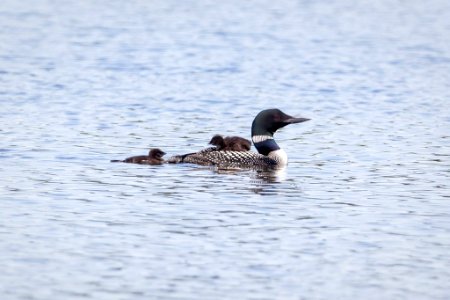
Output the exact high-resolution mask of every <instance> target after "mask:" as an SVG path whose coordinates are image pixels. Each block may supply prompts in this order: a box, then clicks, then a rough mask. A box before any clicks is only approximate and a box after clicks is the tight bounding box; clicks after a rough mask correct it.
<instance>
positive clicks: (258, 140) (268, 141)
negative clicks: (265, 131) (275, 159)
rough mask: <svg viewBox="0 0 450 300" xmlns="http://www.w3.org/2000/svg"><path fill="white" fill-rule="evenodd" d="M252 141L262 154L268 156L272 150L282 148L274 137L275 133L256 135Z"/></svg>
mask: <svg viewBox="0 0 450 300" xmlns="http://www.w3.org/2000/svg"><path fill="white" fill-rule="evenodd" d="M252 141H253V144H254V145H255V148H256V150H258V152H259V153H260V154H262V155H266V156H267V155H269V153H270V152H272V151H276V150H280V149H281V148H280V146H278V144H277V142H275V140H274V139H273V135H254V136H252Z"/></svg>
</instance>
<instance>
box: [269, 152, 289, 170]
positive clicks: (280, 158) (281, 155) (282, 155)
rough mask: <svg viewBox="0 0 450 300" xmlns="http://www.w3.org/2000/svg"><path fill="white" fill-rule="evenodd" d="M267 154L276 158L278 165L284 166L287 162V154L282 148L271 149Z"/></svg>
mask: <svg viewBox="0 0 450 300" xmlns="http://www.w3.org/2000/svg"><path fill="white" fill-rule="evenodd" d="M267 156H268V157H270V158H271V159H274V160H276V161H277V162H278V164H279V166H280V167H284V166H286V165H287V163H288V158H287V154H286V152H285V151H284V150H283V149H278V150H275V151H271V152H270V153H269V155H267Z"/></svg>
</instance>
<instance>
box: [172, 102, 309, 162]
mask: <svg viewBox="0 0 450 300" xmlns="http://www.w3.org/2000/svg"><path fill="white" fill-rule="evenodd" d="M308 120H309V119H307V118H295V117H291V116H289V115H287V114H285V113H284V112H282V111H281V110H279V109H276V108H274V109H266V110H263V111H261V112H260V113H258V115H257V116H256V117H255V119H254V120H253V123H252V131H251V133H252V141H253V144H254V145H255V148H256V150H258V153H255V152H251V151H226V150H225V151H223V150H217V148H215V147H210V148H206V149H204V150H201V151H199V152H196V153H188V154H185V155H178V156H173V157H171V158H169V160H168V161H167V162H169V163H194V164H199V165H211V166H217V167H218V168H219V169H235V168H238V169H239V168H244V169H281V168H284V167H285V166H286V165H287V155H286V152H285V151H284V150H283V149H281V148H280V147H279V146H278V144H277V143H276V142H275V140H274V139H273V135H274V133H275V132H276V131H277V130H278V129H280V128H282V127H284V126H286V125H289V124H294V123H301V122H305V121H308Z"/></svg>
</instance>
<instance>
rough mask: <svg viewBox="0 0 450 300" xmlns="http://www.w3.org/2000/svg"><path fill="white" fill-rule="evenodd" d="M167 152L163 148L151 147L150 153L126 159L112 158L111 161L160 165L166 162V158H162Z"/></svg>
mask: <svg viewBox="0 0 450 300" xmlns="http://www.w3.org/2000/svg"><path fill="white" fill-rule="evenodd" d="M164 154H166V153H165V152H163V151H162V150H160V149H158V148H153V149H150V151H149V152H148V155H139V156H132V157H128V158H126V159H124V160H111V162H124V163H132V164H143V165H160V164H162V163H164V159H163V158H162V157H163V156H164Z"/></svg>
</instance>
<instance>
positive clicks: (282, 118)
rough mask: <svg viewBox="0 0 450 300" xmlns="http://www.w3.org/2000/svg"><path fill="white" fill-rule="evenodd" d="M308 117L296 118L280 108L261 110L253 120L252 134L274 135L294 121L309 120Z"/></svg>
mask: <svg viewBox="0 0 450 300" xmlns="http://www.w3.org/2000/svg"><path fill="white" fill-rule="evenodd" d="M308 120H309V119H307V118H295V117H292V116H290V115H287V114H285V113H284V112H282V111H281V110H279V109H278V108H272V109H266V110H263V111H261V112H260V113H259V114H258V115H257V116H256V117H255V119H254V120H253V124H252V136H254V135H273V134H274V133H275V132H276V131H277V130H278V129H280V128H282V127H284V126H286V125H289V124H294V123H301V122H305V121H308Z"/></svg>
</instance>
